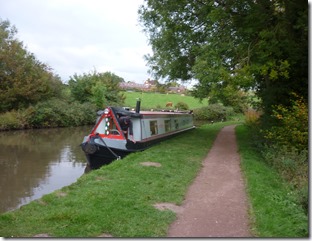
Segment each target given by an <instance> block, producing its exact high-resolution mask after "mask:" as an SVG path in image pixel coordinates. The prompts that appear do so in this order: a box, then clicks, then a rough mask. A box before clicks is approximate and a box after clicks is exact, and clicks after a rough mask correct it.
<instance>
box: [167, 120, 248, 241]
mask: <svg viewBox="0 0 312 241" xmlns="http://www.w3.org/2000/svg"><path fill="white" fill-rule="evenodd" d="M234 128H235V126H227V127H224V128H223V129H222V130H221V131H220V133H219V134H218V136H217V138H216V140H215V142H214V144H213V146H212V148H211V150H210V151H209V153H208V155H207V157H206V158H205V160H204V162H203V167H202V169H201V171H200V172H199V175H198V176H197V178H196V179H195V180H194V182H193V184H192V185H191V186H190V188H189V190H188V192H187V194H186V197H185V200H184V203H183V205H182V210H183V211H182V212H179V213H177V220H176V221H175V222H174V223H172V225H171V226H170V228H169V232H168V235H167V236H168V237H251V236H252V235H251V234H250V232H249V226H248V224H249V220H248V201H247V198H246V193H245V186H244V180H243V178H242V174H241V171H240V157H239V154H238V153H237V144H236V138H235V130H234Z"/></svg>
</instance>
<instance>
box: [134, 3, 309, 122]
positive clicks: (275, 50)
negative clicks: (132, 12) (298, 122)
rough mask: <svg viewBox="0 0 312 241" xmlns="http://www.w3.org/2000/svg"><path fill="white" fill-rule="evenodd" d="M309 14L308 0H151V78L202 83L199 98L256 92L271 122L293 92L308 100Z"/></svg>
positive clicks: (143, 14)
mask: <svg viewBox="0 0 312 241" xmlns="http://www.w3.org/2000/svg"><path fill="white" fill-rule="evenodd" d="M307 9H308V4H307V2H306V1H303V0H300V1H299V2H298V1H294V0H286V1H280V0H278V1H274V3H273V2H272V1H270V0H260V1H247V0H238V1H226V2H224V1H210V0H207V1H199V0H195V1H191V2H190V1H186V0H182V1H181V0H179V1H178V0H172V1H161V2H160V1H157V0H148V1H145V5H142V6H141V8H140V10H139V15H140V22H141V23H142V25H143V29H144V31H145V32H146V33H147V34H148V36H149V42H150V44H151V46H152V48H153V55H149V56H146V59H147V61H148V65H149V66H150V68H151V73H154V74H155V76H156V77H166V78H168V79H169V80H177V79H181V80H188V79H191V78H195V79H197V80H198V84H197V85H196V86H195V90H194V92H193V93H194V95H195V96H196V97H199V98H205V97H207V96H210V95H212V94H213V92H220V93H221V94H219V96H220V97H222V98H223V97H224V96H222V92H223V91H224V90H225V88H231V89H236V90H250V89H254V90H256V91H257V95H258V97H260V98H261V99H262V107H263V109H264V111H265V114H268V116H269V115H270V111H271V108H272V105H275V104H279V103H280V101H282V102H283V104H286V105H287V104H289V103H288V99H289V98H288V97H289V92H290V91H294V92H296V93H298V94H300V95H302V96H304V98H305V99H308V91H307V90H308V65H307V63H308V54H307V53H308V44H307V43H308V34H307V33H308V31H307V26H308V25H307V24H308V11H307ZM223 99H224V98H223ZM220 100H221V101H222V99H220Z"/></svg>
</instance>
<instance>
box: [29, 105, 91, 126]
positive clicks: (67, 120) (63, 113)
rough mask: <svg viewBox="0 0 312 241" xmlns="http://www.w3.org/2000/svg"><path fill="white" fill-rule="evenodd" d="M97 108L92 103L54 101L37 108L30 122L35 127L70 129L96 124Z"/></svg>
mask: <svg viewBox="0 0 312 241" xmlns="http://www.w3.org/2000/svg"><path fill="white" fill-rule="evenodd" d="M95 113H96V108H95V106H94V105H92V104H90V103H83V104H80V103H78V102H72V103H69V102H67V101H63V100H59V99H52V100H48V101H46V102H42V103H39V104H37V105H36V106H35V114H34V115H33V116H32V118H31V120H30V124H31V126H33V127H37V128H41V127H69V126H79V125H86V124H90V123H94V120H95Z"/></svg>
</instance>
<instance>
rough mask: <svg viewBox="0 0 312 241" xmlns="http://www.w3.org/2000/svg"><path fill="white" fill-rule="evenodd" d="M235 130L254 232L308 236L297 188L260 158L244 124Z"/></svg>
mask: <svg viewBox="0 0 312 241" xmlns="http://www.w3.org/2000/svg"><path fill="white" fill-rule="evenodd" d="M236 134H237V140H238V145H239V153H240V155H241V158H242V159H241V166H242V171H243V172H244V175H245V178H246V182H247V193H248V195H249V199H250V203H251V207H252V208H251V210H250V216H251V219H252V220H253V224H252V226H253V232H254V234H255V236H258V237H275V238H278V237H279V238H286V237H287V238H299V237H300V238H301V237H308V230H309V223H308V217H307V215H305V212H304V209H303V208H302V206H301V205H300V202H299V200H298V199H299V198H298V195H297V194H296V192H294V191H293V189H292V188H291V186H290V185H289V184H287V183H286V182H285V181H284V180H282V178H280V176H279V175H278V173H277V172H276V171H274V170H273V169H272V168H271V167H269V166H268V165H267V164H265V162H264V161H263V160H262V159H261V157H260V155H259V153H258V152H257V151H256V150H255V149H254V148H253V147H252V145H251V143H252V141H251V138H250V136H251V135H250V133H249V130H248V129H247V128H246V127H245V126H238V127H237V128H236Z"/></svg>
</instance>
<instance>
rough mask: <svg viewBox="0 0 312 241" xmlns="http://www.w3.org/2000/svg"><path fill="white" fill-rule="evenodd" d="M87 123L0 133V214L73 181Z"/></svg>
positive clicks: (81, 162)
mask: <svg viewBox="0 0 312 241" xmlns="http://www.w3.org/2000/svg"><path fill="white" fill-rule="evenodd" d="M91 128H92V127H91V126H86V127H75V128H56V129H39V130H19V131H8V132H0V196H1V198H0V213H3V212H7V211H10V210H14V209H17V208H19V207H20V206H22V205H25V204H27V203H29V202H30V201H32V200H35V199H38V198H40V197H42V196H43V195H45V194H48V193H51V192H53V191H55V190H57V189H60V188H62V187H64V186H68V185H70V184H72V183H74V182H76V180H77V178H79V177H80V176H81V175H83V174H84V172H85V171H86V170H87V165H86V158H85V156H84V153H83V151H82V150H81V148H80V146H79V145H80V143H81V142H82V139H83V137H84V136H85V135H86V134H88V133H89V132H90V130H91Z"/></svg>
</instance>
